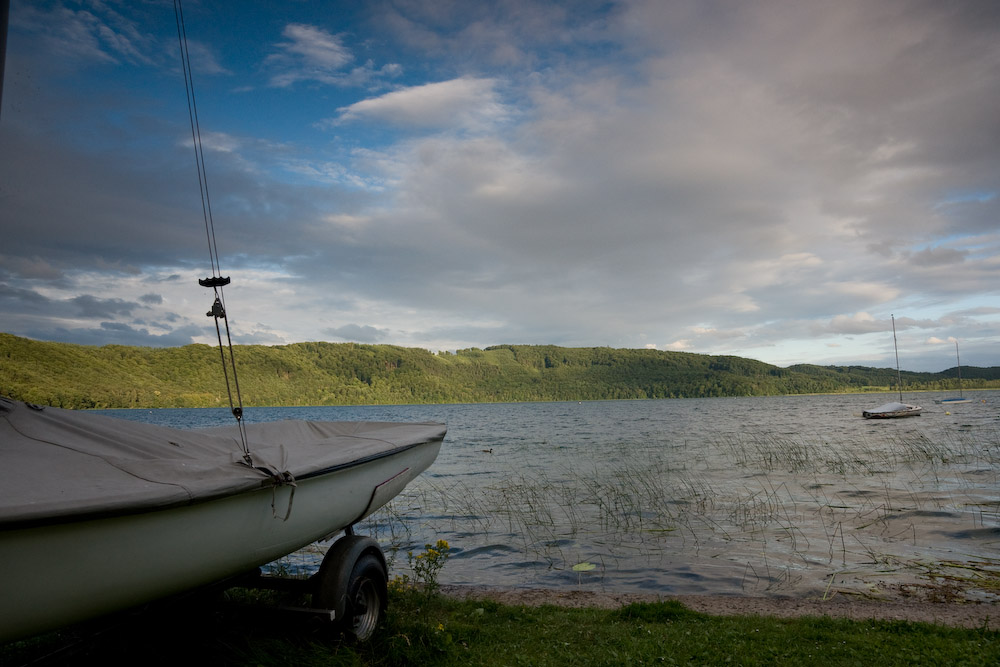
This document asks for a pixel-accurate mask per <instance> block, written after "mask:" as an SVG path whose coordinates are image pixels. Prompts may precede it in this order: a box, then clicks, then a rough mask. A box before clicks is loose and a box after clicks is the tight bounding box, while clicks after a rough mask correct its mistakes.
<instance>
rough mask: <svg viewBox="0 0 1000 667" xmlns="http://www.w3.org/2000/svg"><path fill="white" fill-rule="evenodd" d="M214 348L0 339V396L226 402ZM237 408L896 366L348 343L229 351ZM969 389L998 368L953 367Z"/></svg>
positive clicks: (604, 393) (864, 389) (122, 402)
mask: <svg viewBox="0 0 1000 667" xmlns="http://www.w3.org/2000/svg"><path fill="white" fill-rule="evenodd" d="M218 355H219V351H218V348H217V347H211V346H208V345H201V344H194V345H185V346H183V347H164V348H150V347H132V346H124V345H104V346H101V347H96V346H87V345H75V344H70V343H53V342H45V341H36V340H31V339H28V338H21V337H18V336H13V335H11V334H5V333H0V394H3V395H5V396H9V397H11V398H13V399H16V400H22V401H26V402H29V403H37V404H41V405H53V406H57V407H63V408H72V409H103V408H142V409H153V408H205V407H221V406H225V405H228V399H227V395H226V389H225V384H224V381H223V378H222V373H220V372H219V357H218ZM235 355H236V363H237V364H238V368H239V372H240V377H239V381H240V390H241V393H242V396H243V402H244V404H245V405H247V406H300V405H404V404H445V403H506V402H534V401H592V400H622V399H663V398H715V397H734V396H787V395H800V394H838V393H883V392H891V391H896V390H897V387H896V382H897V380H896V370H895V369H894V368H870V367H864V366H815V365H810V364H799V365H795V366H789V367H787V368H781V367H778V366H773V365H771V364H766V363H763V362H760V361H755V360H753V359H746V358H742V357H733V356H711V355H703V354H693V353H688V352H670V351H663V350H639V349H615V348H606V347H591V348H567V347H558V346H553V345H495V346H491V347H487V348H485V349H479V348H469V349H464V350H457V351H455V352H440V353H436V354H435V353H433V352H430V351H428V350H424V349H420V348H405V347H397V346H393V345H363V344H358V343H322V342H316V343H295V344H292V345H278V346H264V345H240V346H236V347H235ZM961 373H962V386H963V389H964V390H966V391H972V390H976V389H1000V367H996V366H994V367H990V368H980V367H975V366H963V367H962V369H961ZM901 375H902V381H903V390H904V391H907V392H919V391H954V390H955V389H956V388H957V379H958V368H957V367H955V368H950V369H947V370H945V371H942V372H940V373H917V372H910V371H903V372H902V373H901Z"/></svg>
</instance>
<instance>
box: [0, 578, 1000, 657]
mask: <svg viewBox="0 0 1000 667" xmlns="http://www.w3.org/2000/svg"><path fill="white" fill-rule="evenodd" d="M48 641H49V644H48V650H51V649H52V648H53V647H54V646H55V645H54V644H52V643H51V642H52V637H50V638H49V640H48ZM15 648H16V650H13V649H12V647H6V648H5V649H4V652H3V653H0V664H3V665H14V664H21V663H23V662H24V659H25V658H34V657H37V656H38V655H40V654H44V653H45V652H46V651H45V650H43V647H42V646H39V645H38V644H37V643H36V644H35V645H27V646H25V645H21V646H20V647H15ZM88 662H95V663H100V664H104V665H108V664H144V665H167V664H171V665H172V664H191V663H192V662H194V663H200V664H215V665H297V666H298V667H306V666H309V665H317V666H319V665H324V666H326V665H497V666H500V665H504V666H506V665H539V666H544V665H615V666H617V665H639V664H667V665H669V664H699V665H709V664H711V665H719V664H727V663H728V664H740V665H861V664H878V665H880V666H882V667H886V666H890V665H916V664H926V665H946V664H947V665H995V664H1000V632H998V631H996V630H987V629H961V628H948V627H942V626H936V625H930V624H924V623H910V622H901V621H891V622H890V621H874V620H869V621H849V620H840V619H830V618H798V619H776V618H768V617H759V616H742V617H715V616H707V615H704V614H700V613H696V612H693V611H690V610H689V609H687V608H685V607H683V606H682V605H680V604H679V603H676V602H662V603H639V604H632V605H629V606H626V607H623V608H621V609H617V610H603V609H589V608H588V609H568V608H560V607H554V606H542V607H524V606H506V605H500V604H497V603H495V602H490V601H482V600H472V601H470V600H466V601H457V600H453V599H449V598H446V597H442V596H435V595H427V594H424V593H422V592H420V591H418V590H414V589H396V590H394V591H392V593H391V600H390V607H389V614H388V618H387V621H386V624H385V626H384V627H383V628H382V629H381V631H380V632H379V634H378V635H377V636H376V637H375V639H374V640H372V641H371V642H369V643H368V644H365V645H361V646H358V645H354V644H351V643H349V642H347V641H344V640H342V639H340V638H339V637H337V636H335V635H334V634H332V633H331V632H330V631H329V629H328V628H327V627H326V626H320V625H317V624H313V623H311V622H304V621H303V619H301V618H297V617H296V618H294V619H290V618H287V617H273V616H269V615H264V614H262V613H261V609H260V607H259V606H258V607H256V608H252V610H250V611H248V609H247V607H245V606H236V607H233V606H220V605H219V604H212V605H206V604H199V605H189V606H187V607H184V608H177V607H176V606H171V607H169V608H166V609H163V610H159V611H157V612H147V613H146V614H144V615H142V616H137V617H134V618H132V619H131V620H130V621H129V622H127V623H123V624H121V625H119V626H117V627H115V628H113V629H110V630H106V631H104V632H103V633H101V634H92V635H88V639H87V641H86V642H85V643H84V644H83V645H82V646H81V647H80V648H79V649H78V650H76V651H75V652H73V653H67V654H64V655H62V656H58V657H56V658H54V659H53V660H51V661H50V662H47V663H44V664H85V663H88Z"/></svg>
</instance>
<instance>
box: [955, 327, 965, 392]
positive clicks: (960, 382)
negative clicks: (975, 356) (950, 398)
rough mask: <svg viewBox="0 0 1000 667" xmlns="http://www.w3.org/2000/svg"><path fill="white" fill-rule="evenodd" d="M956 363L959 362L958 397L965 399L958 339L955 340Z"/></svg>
mask: <svg viewBox="0 0 1000 667" xmlns="http://www.w3.org/2000/svg"><path fill="white" fill-rule="evenodd" d="M955 361H957V362H958V397H959V398H965V396H964V395H963V394H962V359H961V357H959V356H958V339H956V340H955Z"/></svg>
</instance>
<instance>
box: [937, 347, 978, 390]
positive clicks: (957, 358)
mask: <svg viewBox="0 0 1000 667" xmlns="http://www.w3.org/2000/svg"><path fill="white" fill-rule="evenodd" d="M955 362H956V363H957V364H958V396H952V397H951V398H942V399H941V400H940V401H934V402H935V403H940V404H941V405H955V404H958V403H972V399H971V398H965V395H964V394H962V359H961V357H959V356H958V341H957V340H956V341H955Z"/></svg>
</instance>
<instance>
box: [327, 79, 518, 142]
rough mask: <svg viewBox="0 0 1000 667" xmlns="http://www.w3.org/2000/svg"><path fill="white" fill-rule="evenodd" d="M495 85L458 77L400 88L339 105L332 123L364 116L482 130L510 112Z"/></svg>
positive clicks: (429, 126) (425, 126)
mask: <svg viewBox="0 0 1000 667" xmlns="http://www.w3.org/2000/svg"><path fill="white" fill-rule="evenodd" d="M496 85H497V81H496V80H495V79H489V78H487V79H476V78H469V77H462V78H459V79H452V80H450V81H440V82H437V83H428V84H424V85H421V86H411V87H409V88H402V89H400V90H394V91H392V92H390V93H386V94H385V95H382V96H380V97H374V98H370V99H366V100H362V101H360V102H355V103H354V104H351V105H349V106H346V107H343V108H341V109H339V111H340V116H339V117H338V118H337V119H336V120H335V121H333V122H334V123H336V124H339V123H345V122H348V121H356V120H361V119H365V120H375V121H381V122H387V123H392V124H393V125H397V126H400V127H415V128H423V129H448V128H462V129H465V130H469V131H484V130H488V129H492V128H494V127H495V126H496V125H497V124H499V123H502V122H503V121H505V120H506V119H507V118H508V117H509V115H510V110H509V109H508V108H507V107H506V106H505V105H504V104H503V103H502V102H501V100H500V96H499V95H498V93H497V92H496Z"/></svg>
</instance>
